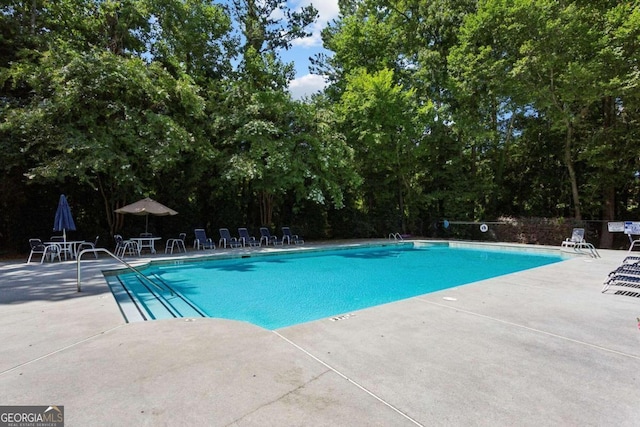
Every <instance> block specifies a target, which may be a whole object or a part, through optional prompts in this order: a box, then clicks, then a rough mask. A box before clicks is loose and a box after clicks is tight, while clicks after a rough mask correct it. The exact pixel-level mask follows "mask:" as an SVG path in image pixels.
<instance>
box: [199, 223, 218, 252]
mask: <svg viewBox="0 0 640 427" xmlns="http://www.w3.org/2000/svg"><path fill="white" fill-rule="evenodd" d="M193 232H194V234H195V235H196V238H195V240H194V241H193V247H194V248H195V249H197V250H200V249H215V248H216V245H215V243H213V240H211V239H210V238H208V237H207V233H206V232H205V231H204V228H196V229H195V230H193Z"/></svg>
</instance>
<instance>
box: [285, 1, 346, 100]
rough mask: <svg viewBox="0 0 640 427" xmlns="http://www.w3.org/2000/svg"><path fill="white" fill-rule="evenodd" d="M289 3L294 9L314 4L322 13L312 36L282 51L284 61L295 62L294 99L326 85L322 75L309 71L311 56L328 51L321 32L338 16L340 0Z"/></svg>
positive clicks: (290, 87) (290, 89) (291, 87)
mask: <svg viewBox="0 0 640 427" xmlns="http://www.w3.org/2000/svg"><path fill="white" fill-rule="evenodd" d="M287 4H288V6H289V8H290V9H292V10H297V9H299V8H301V7H304V6H307V5H309V4H313V7H315V8H316V9H318V14H319V15H320V16H319V18H318V20H317V21H316V23H315V24H313V25H312V27H311V28H310V31H311V32H312V33H313V34H312V35H311V37H306V38H304V39H298V40H295V41H294V42H293V47H292V48H291V49H289V50H288V51H282V52H281V55H282V59H283V60H284V61H286V62H293V63H294V64H295V69H296V78H295V79H294V80H293V81H291V82H290V83H289V91H290V92H291V95H292V96H293V98H294V99H301V98H302V97H304V96H307V95H311V94H313V93H315V92H317V91H319V90H322V89H323V88H324V86H325V80H324V78H323V77H322V76H318V75H313V74H310V73H309V64H310V63H309V57H311V56H314V55H315V54H316V53H318V52H326V51H325V50H324V49H323V48H322V39H321V38H320V32H321V31H322V29H323V28H324V27H325V26H326V25H327V23H328V22H331V20H333V19H335V18H337V17H338V0H288V1H287Z"/></svg>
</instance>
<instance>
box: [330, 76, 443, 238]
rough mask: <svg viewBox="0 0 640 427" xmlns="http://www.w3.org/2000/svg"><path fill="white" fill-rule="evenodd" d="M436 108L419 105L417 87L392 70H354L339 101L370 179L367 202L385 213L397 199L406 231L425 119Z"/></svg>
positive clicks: (397, 210)
mask: <svg viewBox="0 0 640 427" xmlns="http://www.w3.org/2000/svg"><path fill="white" fill-rule="evenodd" d="M431 110H432V106H431V105H430V104H427V105H423V106H420V105H419V104H418V102H417V99H416V97H415V91H414V90H411V89H409V90H405V88H403V87H402V86H400V85H398V84H396V83H395V82H394V76H393V72H392V71H391V70H388V69H383V70H382V71H379V72H376V73H373V74H370V73H368V72H367V71H366V70H364V69H360V70H356V71H354V72H353V73H351V74H350V75H349V76H348V77H347V84H346V88H345V91H344V94H343V96H342V99H341V103H340V104H339V111H340V115H341V117H342V121H343V123H342V127H343V129H345V132H347V138H348V140H349V141H351V144H352V146H353V147H354V148H355V151H356V153H357V158H358V171H359V173H360V174H361V175H362V176H363V177H364V178H365V184H364V187H363V191H364V199H365V205H366V206H368V208H369V209H370V210H373V211H374V212H376V213H377V214H380V213H382V212H384V211H386V212H389V208H390V206H389V205H390V203H389V202H390V200H389V199H391V200H393V199H395V203H394V205H395V206H394V208H393V209H392V212H395V213H396V215H397V216H396V218H397V219H398V224H397V226H400V228H401V230H402V231H403V232H405V233H406V232H407V224H406V218H407V215H408V212H409V210H410V209H411V208H412V206H411V203H412V202H415V201H416V199H417V195H418V191H417V190H416V188H415V181H414V180H415V175H416V174H417V173H418V172H419V170H420V169H421V166H420V162H421V159H422V158H423V151H424V148H423V145H422V144H423V134H424V131H425V127H424V123H425V122H426V119H427V118H428V116H429V114H431V112H432V111H431ZM347 129H348V131H347ZM389 195H393V196H392V197H389ZM393 226H394V225H393V224H386V227H387V228H388V227H393Z"/></svg>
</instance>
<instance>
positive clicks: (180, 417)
mask: <svg viewBox="0 0 640 427" xmlns="http://www.w3.org/2000/svg"><path fill="white" fill-rule="evenodd" d="M305 246H306V247H310V246H311V245H309V244H307V245H305ZM219 252H222V251H219ZM600 253H601V255H602V258H601V259H595V260H594V259H591V258H587V257H576V258H573V259H570V260H568V261H565V262H562V263H557V264H553V265H549V266H545V267H541V268H536V269H532V270H527V271H524V272H520V273H515V274H511V275H506V276H502V277H499V278H495V279H491V280H486V281H482V282H476V283H473V284H470V285H466V286H462V287H457V288H452V289H448V290H444V291H440V292H436V293H433V294H427V295H423V296H420V297H416V298H411V299H407V300H403V301H399V302H395V303H391V304H386V305H382V306H377V307H373V308H370V309H366V310H362V311H358V312H356V313H354V314H355V316H345V318H344V319H343V320H338V321H332V320H330V319H324V320H319V321H315V322H310V323H306V324H301V325H297V326H293V327H289V328H283V329H279V330H276V331H267V330H264V329H261V328H258V327H255V326H253V325H250V324H245V323H240V322H233V321H228V320H220V319H197V320H195V321H192V319H174V320H163V321H152V322H142V323H132V324H126V323H125V322H124V320H123V317H122V315H121V314H120V312H119V309H118V306H117V304H116V303H115V302H114V299H113V296H112V295H111V293H110V291H109V289H108V287H107V285H106V283H105V282H104V280H103V278H102V275H101V273H100V270H101V269H102V268H104V266H105V265H111V266H116V264H115V263H114V262H112V261H109V260H107V259H103V258H101V259H100V260H97V261H96V260H95V259H93V258H87V259H86V261H85V260H83V262H82V265H83V268H82V276H83V286H82V288H83V292H81V293H78V292H76V263H75V262H62V263H52V264H51V263H50V264H43V265H40V264H37V263H36V264H30V265H27V264H24V263H19V264H18V263H2V264H0V307H1V313H2V316H1V319H0V323H1V324H2V328H1V329H0V340H1V342H2V343H3V345H2V348H1V349H0V402H2V404H3V405H64V407H65V417H66V421H67V423H68V424H67V425H70V426H71V425H101V426H104V425H150V426H151V425H153V426H156V425H169V424H173V425H212V426H226V425H238V426H253V425H255V426H264V425H274V426H275V425H277V426H285V425H309V426H311V425H313V426H315V425H338V426H342V425H368V426H369V425H380V426H400V425H407V426H410V425H425V426H426V425H430V426H431V425H478V426H497V425H504V426H506V425H509V426H511V425H519V426H539V425H546V426H550V425H557V426H566V425H581V426H588V425H593V426H596V425H615V426H634V425H637V422H638V419H640V407H639V406H638V404H637V393H638V390H640V331H639V330H638V326H637V321H636V317H639V316H640V298H633V297H628V296H619V295H613V293H607V294H601V293H600V289H601V288H602V282H603V280H604V278H605V277H606V276H607V274H608V272H609V271H611V270H613V269H614V268H615V267H616V266H617V265H618V264H619V263H620V262H621V260H622V259H623V258H624V256H625V254H626V252H622V251H600ZM192 254H193V253H191V254H190V255H192ZM445 297H446V298H447V299H444V298H445Z"/></svg>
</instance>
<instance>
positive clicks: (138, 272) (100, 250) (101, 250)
mask: <svg viewBox="0 0 640 427" xmlns="http://www.w3.org/2000/svg"><path fill="white" fill-rule="evenodd" d="M88 252H91V253H93V254H95V253H96V252H104V253H106V254H107V255H109V256H110V257H111V258H113V259H115V260H117V261H120V263H121V264H123V265H124V266H125V267H127V268H128V269H130V270H132V271H133V272H134V273H136V274H137V275H139V276H142V277H143V278H144V280H145V281H146V282H147V283H149V284H151V285H152V286H155V287H156V288H157V289H159V290H160V291H166V290H167V289H163V288H162V287H160V286H158V285H157V284H156V283H154V282H153V281H152V280H151V279H149V278H148V277H147V276H145V275H144V274H143V273H142V272H141V271H140V270H138V269H137V268H135V267H134V266H132V265H131V264H129V263H128V262H126V261H125V260H123V259H121V258H118V257H117V256H115V255H114V254H113V253H111V252H110V251H109V250H107V249H104V248H95V249H83V250H82V251H80V253H79V254H78V267H77V268H78V284H77V288H78V292H81V291H82V288H81V286H80V259H81V258H82V255H84V254H85V253H88ZM168 291H169V292H171V295H175V294H174V293H173V290H172V289H171V288H168Z"/></svg>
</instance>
